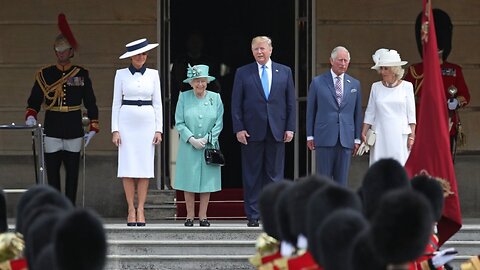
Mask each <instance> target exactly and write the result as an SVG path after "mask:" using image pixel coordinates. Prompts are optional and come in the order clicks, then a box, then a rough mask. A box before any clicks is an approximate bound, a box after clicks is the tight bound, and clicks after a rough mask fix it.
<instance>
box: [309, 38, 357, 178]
mask: <svg viewBox="0 0 480 270" xmlns="http://www.w3.org/2000/svg"><path fill="white" fill-rule="evenodd" d="M349 63H350V53H349V52H348V50H347V49H346V48H345V47H341V46H339V47H336V48H335V49H333V51H332V53H331V55H330V64H331V69H330V70H329V71H327V72H325V73H323V74H320V75H318V76H317V77H315V78H313V80H312V82H311V84H310V88H309V91H308V98H307V147H308V148H309V149H310V150H312V151H313V150H316V151H315V155H316V172H317V174H320V175H325V176H327V177H331V178H332V179H333V180H334V181H336V182H338V183H340V184H341V185H344V186H346V185H347V178H348V169H349V167H350V160H351V156H352V155H354V154H355V153H356V152H357V150H358V147H359V146H360V133H361V130H362V120H363V119H362V118H363V117H362V93H361V89H360V82H359V81H358V80H356V79H355V78H353V77H351V76H349V75H348V74H346V73H345V72H346V71H347V69H348V64H349Z"/></svg>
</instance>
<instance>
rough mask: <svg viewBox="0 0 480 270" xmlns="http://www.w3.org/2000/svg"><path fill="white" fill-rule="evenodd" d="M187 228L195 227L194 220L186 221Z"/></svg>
mask: <svg viewBox="0 0 480 270" xmlns="http://www.w3.org/2000/svg"><path fill="white" fill-rule="evenodd" d="M184 225H185V227H193V220H191V219H189V218H187V220H185V224H184Z"/></svg>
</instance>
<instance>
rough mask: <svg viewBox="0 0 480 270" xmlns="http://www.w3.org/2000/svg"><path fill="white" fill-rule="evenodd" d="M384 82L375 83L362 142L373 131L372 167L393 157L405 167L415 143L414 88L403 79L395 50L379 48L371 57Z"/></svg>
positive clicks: (369, 100) (365, 120) (400, 62)
mask: <svg viewBox="0 0 480 270" xmlns="http://www.w3.org/2000/svg"><path fill="white" fill-rule="evenodd" d="M372 57H373V61H374V62H375V65H374V66H373V67H372V69H375V70H377V71H378V73H379V74H380V75H381V76H382V80H381V81H378V82H374V83H373V84H372V89H371V91H370V97H369V99H368V105H367V110H366V111H365V118H364V121H363V128H362V140H363V142H366V134H367V131H368V130H369V129H372V130H373V131H374V133H375V135H376V141H375V144H374V145H373V147H372V148H371V152H370V166H371V165H372V164H373V163H375V162H376V161H378V160H379V159H382V158H393V159H395V160H397V161H398V162H400V164H402V165H405V162H406V161H407V159H408V156H409V154H410V149H411V147H412V145H413V143H414V142H415V125H416V117H415V98H414V94H413V85H412V83H410V82H408V81H404V80H402V77H403V74H404V69H403V68H402V66H403V65H405V64H406V63H407V61H402V60H401V58H400V55H399V54H398V52H397V51H395V50H388V49H379V50H377V51H376V52H375V54H374V55H373V56H372Z"/></svg>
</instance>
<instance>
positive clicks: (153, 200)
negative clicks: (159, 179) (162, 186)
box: [145, 189, 175, 204]
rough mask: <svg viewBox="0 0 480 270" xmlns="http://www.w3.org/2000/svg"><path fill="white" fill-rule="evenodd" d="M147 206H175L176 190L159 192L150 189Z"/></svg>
mask: <svg viewBox="0 0 480 270" xmlns="http://www.w3.org/2000/svg"><path fill="white" fill-rule="evenodd" d="M145 203H147V204H169V203H170V204H175V190H157V189H149V190H148V194H147V199H146V201H145Z"/></svg>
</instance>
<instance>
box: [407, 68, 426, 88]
mask: <svg viewBox="0 0 480 270" xmlns="http://www.w3.org/2000/svg"><path fill="white" fill-rule="evenodd" d="M410 73H411V74H412V77H413V78H414V79H415V95H417V94H418V91H419V90H420V87H422V84H423V74H420V75H418V74H417V72H416V71H415V68H414V67H413V66H410Z"/></svg>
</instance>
